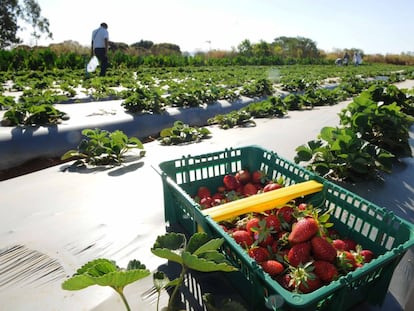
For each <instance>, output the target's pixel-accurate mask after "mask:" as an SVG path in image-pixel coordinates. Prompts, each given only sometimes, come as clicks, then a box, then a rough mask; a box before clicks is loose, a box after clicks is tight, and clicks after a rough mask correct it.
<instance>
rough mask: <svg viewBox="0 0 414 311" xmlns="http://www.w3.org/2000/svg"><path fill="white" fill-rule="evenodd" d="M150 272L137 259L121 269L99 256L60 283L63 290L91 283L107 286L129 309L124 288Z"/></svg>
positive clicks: (78, 287) (72, 289) (78, 288)
mask: <svg viewBox="0 0 414 311" xmlns="http://www.w3.org/2000/svg"><path fill="white" fill-rule="evenodd" d="M150 274H151V272H150V271H149V270H148V269H146V267H145V265H143V264H141V262H139V261H138V260H132V261H130V262H129V263H128V267H127V268H126V269H122V268H120V267H118V266H117V265H116V263H115V262H114V261H111V260H109V259H104V258H100V259H95V260H92V261H89V262H88V263H86V264H85V265H83V266H82V267H81V268H79V269H78V270H77V271H76V273H75V274H74V275H73V276H72V277H71V278H69V279H67V280H65V281H64V282H63V283H62V288H63V289H64V290H70V291H74V290H81V289H84V288H87V287H89V286H92V285H99V286H109V287H111V288H112V289H114V290H115V292H117V293H118V294H119V295H120V297H121V299H122V301H123V302H124V304H125V307H126V309H127V310H130V307H129V304H128V302H127V300H126V298H125V296H124V288H125V287H126V286H127V285H129V284H131V283H133V282H135V281H138V280H140V279H143V278H145V277H147V276H149V275H150Z"/></svg>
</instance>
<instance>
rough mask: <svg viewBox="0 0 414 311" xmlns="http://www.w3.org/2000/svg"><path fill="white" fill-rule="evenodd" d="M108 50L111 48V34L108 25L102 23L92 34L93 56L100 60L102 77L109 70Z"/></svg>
mask: <svg viewBox="0 0 414 311" xmlns="http://www.w3.org/2000/svg"><path fill="white" fill-rule="evenodd" d="M108 48H109V33H108V25H107V24H106V23H102V24H101V26H100V27H99V28H97V29H95V30H94V31H93V32H92V44H91V54H92V56H93V55H95V56H96V57H97V58H98V59H99V63H100V66H101V72H100V74H99V75H100V76H101V77H103V76H105V74H106V69H107V68H108Z"/></svg>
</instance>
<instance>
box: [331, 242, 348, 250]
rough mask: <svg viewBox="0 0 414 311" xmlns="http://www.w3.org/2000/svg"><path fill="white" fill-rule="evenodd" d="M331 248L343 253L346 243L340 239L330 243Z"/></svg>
mask: <svg viewBox="0 0 414 311" xmlns="http://www.w3.org/2000/svg"><path fill="white" fill-rule="evenodd" d="M332 246H333V247H335V249H336V250H338V251H344V250H346V243H345V242H344V240H341V239H335V240H333V241H332Z"/></svg>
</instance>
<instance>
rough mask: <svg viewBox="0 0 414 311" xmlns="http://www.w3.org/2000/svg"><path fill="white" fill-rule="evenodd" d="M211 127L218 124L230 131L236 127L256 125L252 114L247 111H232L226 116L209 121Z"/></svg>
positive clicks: (219, 116) (215, 117) (219, 115)
mask: <svg viewBox="0 0 414 311" xmlns="http://www.w3.org/2000/svg"><path fill="white" fill-rule="evenodd" d="M207 123H208V124H209V125H213V124H218V125H219V126H220V128H222V129H225V130H227V129H229V128H233V127H235V126H248V125H255V124H256V123H255V122H254V121H253V119H252V116H251V114H250V113H249V112H248V111H246V110H238V111H231V112H229V113H226V114H218V115H216V116H214V117H212V118H210V119H208V120H207Z"/></svg>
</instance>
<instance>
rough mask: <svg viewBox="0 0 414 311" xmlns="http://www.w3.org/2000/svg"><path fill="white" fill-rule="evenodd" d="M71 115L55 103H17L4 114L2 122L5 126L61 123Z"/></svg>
mask: <svg viewBox="0 0 414 311" xmlns="http://www.w3.org/2000/svg"><path fill="white" fill-rule="evenodd" d="M68 119H69V116H68V115H67V114H66V113H65V112H62V111H60V110H58V109H56V108H55V107H53V105H50V104H40V105H30V104H24V103H16V104H14V105H12V106H11V107H10V108H9V109H8V110H7V111H6V112H5V113H4V115H3V120H2V121H1V124H2V125H3V126H16V125H23V126H25V125H27V126H40V125H43V126H47V125H56V124H59V123H60V122H61V121H62V120H68Z"/></svg>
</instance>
